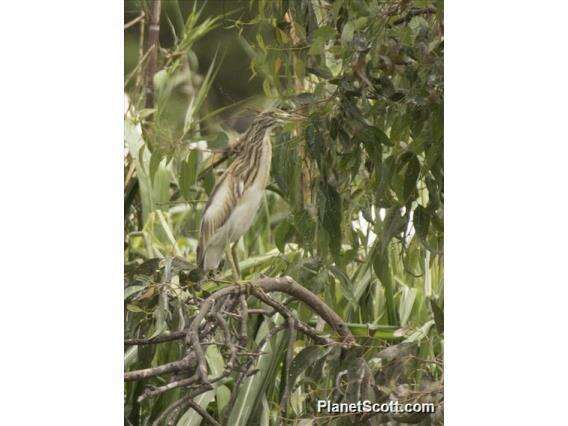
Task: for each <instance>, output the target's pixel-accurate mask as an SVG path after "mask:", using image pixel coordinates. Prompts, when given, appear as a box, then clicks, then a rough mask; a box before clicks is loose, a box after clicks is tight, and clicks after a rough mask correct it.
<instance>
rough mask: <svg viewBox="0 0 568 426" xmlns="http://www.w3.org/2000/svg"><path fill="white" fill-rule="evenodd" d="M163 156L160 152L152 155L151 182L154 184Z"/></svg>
mask: <svg viewBox="0 0 568 426" xmlns="http://www.w3.org/2000/svg"><path fill="white" fill-rule="evenodd" d="M162 159H163V156H162V153H160V152H159V151H155V152H153V153H152V155H151V156H150V170H149V172H150V181H151V182H152V184H153V183H154V176H155V175H156V172H157V171H158V169H159V168H160V163H161V162H162Z"/></svg>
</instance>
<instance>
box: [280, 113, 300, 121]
mask: <svg viewBox="0 0 568 426" xmlns="http://www.w3.org/2000/svg"><path fill="white" fill-rule="evenodd" d="M278 115H279V117H278V118H280V119H281V120H282V121H284V122H289V121H295V122H297V121H303V120H305V119H306V117H305V116H303V115H302V114H299V113H297V112H295V111H279V113H278Z"/></svg>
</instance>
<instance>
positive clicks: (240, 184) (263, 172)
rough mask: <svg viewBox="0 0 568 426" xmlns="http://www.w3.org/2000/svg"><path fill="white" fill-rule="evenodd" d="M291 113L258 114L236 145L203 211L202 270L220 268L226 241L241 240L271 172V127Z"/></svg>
mask: <svg viewBox="0 0 568 426" xmlns="http://www.w3.org/2000/svg"><path fill="white" fill-rule="evenodd" d="M290 116H291V115H290V114H288V113H284V112H281V111H269V112H265V113H262V114H259V116H258V117H256V119H255V120H254V121H253V123H252V124H251V126H250V127H249V129H248V130H247V132H246V134H245V135H244V137H243V139H242V142H241V143H239V144H238V146H237V147H236V149H235V158H234V161H233V162H232V163H231V165H230V166H229V167H228V168H227V170H226V171H225V173H224V174H223V175H222V176H221V178H220V179H219V181H218V182H217V184H216V185H215V188H214V189H213V192H212V193H211V196H210V197H209V200H208V201H207V204H206V205H205V209H204V211H203V218H202V220H201V234H200V237H199V245H198V247H197V266H198V268H199V269H200V270H201V271H203V272H207V271H210V270H215V269H217V268H218V266H219V263H220V261H221V259H222V257H223V253H224V251H225V248H226V247H227V245H228V244H231V243H235V242H236V241H238V240H239V238H241V237H242V236H243V235H244V234H245V233H246V232H247V231H248V229H249V228H250V226H251V225H252V222H253V220H254V217H255V215H256V212H257V211H258V208H259V207H260V202H261V200H262V195H263V193H264V189H265V188H266V185H267V184H268V179H269V176H270V162H271V159H272V148H271V145H270V139H269V134H270V129H272V128H273V127H274V126H276V125H278V124H279V123H282V122H283V120H284V119H286V118H289V117H290Z"/></svg>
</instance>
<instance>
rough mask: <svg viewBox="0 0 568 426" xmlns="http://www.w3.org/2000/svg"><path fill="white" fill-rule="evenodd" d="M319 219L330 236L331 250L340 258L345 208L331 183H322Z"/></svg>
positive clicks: (319, 199) (319, 198)
mask: <svg viewBox="0 0 568 426" xmlns="http://www.w3.org/2000/svg"><path fill="white" fill-rule="evenodd" d="M318 201H319V218H320V221H321V223H322V225H323V227H324V229H325V230H326V231H327V233H328V235H329V248H330V250H331V252H332V253H333V255H334V256H335V257H336V258H337V257H339V254H340V251H341V221H342V214H343V206H342V200H341V195H340V194H339V192H337V190H336V189H335V188H334V187H333V186H332V185H330V184H329V183H325V182H322V183H321V184H320V191H319V197H318Z"/></svg>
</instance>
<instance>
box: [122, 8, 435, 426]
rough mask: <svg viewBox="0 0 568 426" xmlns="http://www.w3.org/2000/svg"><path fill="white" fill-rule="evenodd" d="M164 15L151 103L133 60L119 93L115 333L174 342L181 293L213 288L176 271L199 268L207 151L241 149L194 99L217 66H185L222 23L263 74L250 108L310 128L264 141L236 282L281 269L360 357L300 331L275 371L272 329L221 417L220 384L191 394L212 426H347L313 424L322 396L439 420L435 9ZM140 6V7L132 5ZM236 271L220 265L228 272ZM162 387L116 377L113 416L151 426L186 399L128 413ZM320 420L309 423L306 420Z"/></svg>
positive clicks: (141, 354) (166, 352)
mask: <svg viewBox="0 0 568 426" xmlns="http://www.w3.org/2000/svg"><path fill="white" fill-rule="evenodd" d="M166 3H167V4H168V6H167V7H165V10H164V11H163V14H162V19H161V31H162V33H163V32H171V36H172V38H173V39H174V43H173V45H172V46H169V47H167V48H164V47H163V46H162V49H161V51H160V55H159V64H160V67H159V71H158V72H157V73H156V74H155V76H154V84H155V92H156V96H155V99H156V102H155V105H154V107H153V108H145V107H144V83H143V79H142V78H137V76H136V74H137V73H140V72H141V70H143V69H144V58H143V54H140V55H139V60H140V64H141V65H140V67H138V69H137V70H136V69H135V71H136V72H135V73H134V74H133V75H132V77H131V78H130V79H129V80H128V79H127V82H126V83H127V84H126V93H127V96H128V100H129V107H128V111H127V113H126V114H125V145H126V148H127V151H128V155H127V158H126V160H125V161H126V169H125V170H126V172H125V176H126V182H125V184H126V188H127V189H126V191H127V193H126V195H125V232H126V235H125V245H126V249H125V264H126V267H125V270H126V274H125V276H126V279H125V282H126V287H125V306H126V310H125V336H126V337H127V338H152V337H156V336H163V335H165V334H167V333H171V332H175V331H179V330H184V329H185V328H186V327H187V326H188V322H189V318H190V317H191V316H193V315H195V314H196V312H197V308H198V305H196V304H194V303H192V302H191V301H192V300H195V299H194V297H197V298H202V297H205V296H206V295H207V294H209V293H210V292H213V291H215V290H216V289H218V288H219V285H220V284H219V283H218V282H217V283H216V282H208V283H207V284H206V285H205V286H204V287H203V288H202V289H200V290H197V289H195V288H192V287H191V286H189V285H188V281H187V278H186V274H185V272H184V269H187V267H186V266H183V265H184V264H183V262H188V263H193V262H194V261H195V249H196V245H197V238H198V227H199V223H200V218H201V212H202V209H203V207H204V205H205V202H206V201H207V197H208V194H210V192H211V190H212V188H213V185H214V181H215V177H216V172H214V171H213V169H212V168H211V167H210V166H211V165H212V164H213V163H214V161H215V160H216V159H217V158H218V156H219V154H218V152H217V148H225V147H227V146H228V142H229V141H232V140H234V139H235V135H234V134H233V133H232V131H231V130H230V129H228V128H223V127H220V126H219V124H220V123H219V122H218V121H217V119H218V117H219V116H220V115H219V114H220V113H221V110H210V105H209V104H208V94H209V93H210V91H211V87H212V82H213V81H214V80H215V78H216V73H217V72H218V70H219V67H222V66H223V54H222V52H220V53H219V54H217V55H216V56H215V60H214V61H213V62H212V64H211V66H210V67H209V68H208V69H205V70H202V74H199V71H200V69H199V64H198V61H197V58H196V56H195V53H194V51H193V48H194V45H195V43H196V42H197V41H198V40H199V39H203V40H207V37H208V34H209V32H210V31H212V30H213V29H214V28H216V27H218V26H219V25H221V22H223V23H224V25H228V23H229V24H230V27H231V29H232V31H234V37H238V38H239V42H240V43H241V44H242V46H243V47H244V49H245V51H246V52H247V53H248V54H249V57H248V58H247V60H249V61H250V71H251V74H252V75H253V76H257V77H258V78H261V79H262V90H263V92H264V96H265V97H266V98H267V99H268V100H270V102H272V103H275V102H278V103H279V104H281V105H288V106H290V107H292V108H296V109H297V110H298V111H301V112H302V113H304V114H305V115H306V116H307V119H306V121H305V122H304V123H301V124H298V125H296V124H289V125H286V126H285V127H284V128H283V129H282V130H281V131H277V132H275V133H274V135H273V139H272V140H273V160H272V171H271V179H272V180H271V183H270V185H269V188H268V190H267V191H266V195H265V198H264V201H263V204H262V207H261V209H260V211H259V213H258V215H257V218H256V220H255V222H254V224H253V227H252V228H251V230H250V231H249V232H248V233H247V235H246V236H245V237H244V238H243V239H242V241H241V242H240V244H239V246H238V257H239V259H240V269H241V271H242V273H243V278H244V279H245V280H247V281H248V280H252V279H255V278H258V277H259V276H261V275H266V276H270V277H276V276H282V275H289V276H291V277H292V278H294V279H295V280H296V281H297V282H299V283H300V284H301V285H303V286H304V287H306V288H307V289H309V290H311V291H312V292H314V293H316V294H318V295H319V296H320V297H321V298H322V300H324V301H325V303H326V304H327V305H328V306H329V307H331V308H332V309H333V310H334V311H335V312H336V313H338V314H339V316H340V317H341V318H343V320H345V321H346V322H347V323H348V325H349V327H350V329H351V332H352V333H353V334H354V335H355V336H356V338H357V343H358V346H356V347H354V348H352V349H349V350H345V349H344V350H339V349H338V348H327V347H322V346H321V345H318V344H315V343H314V342H313V341H311V340H310V339H308V338H307V337H306V336H304V335H302V334H298V335H297V336H296V339H295V340H294V343H293V347H292V352H293V353H292V355H293V360H292V363H291V365H290V366H289V368H288V369H287V368H286V362H285V359H284V358H285V357H284V353H285V352H286V351H287V349H286V345H287V338H286V337H287V335H285V334H283V333H281V334H277V335H275V336H274V337H272V338H271V339H270V340H269V342H268V347H267V350H266V353H265V354H264V355H262V356H261V357H260V358H259V360H258V363H257V366H256V368H257V369H258V373H257V374H255V375H253V376H250V377H248V378H247V379H246V380H245V382H244V383H243V384H242V385H241V388H240V390H239V392H238V397H237V399H236V401H235V403H234V406H233V407H232V409H231V412H230V413H224V411H223V409H224V408H225V407H226V406H227V404H228V401H229V398H230V395H231V391H232V390H233V389H234V387H235V381H234V380H232V381H231V380H229V381H227V382H226V383H223V384H221V385H219V386H217V387H216V388H215V389H214V390H212V391H209V392H206V393H204V394H202V395H201V396H199V397H198V398H196V402H197V403H198V404H200V405H201V406H202V407H203V408H205V409H206V410H207V411H208V412H209V413H210V414H211V415H212V416H213V417H214V418H217V419H219V418H222V414H226V416H227V418H228V419H229V420H228V424H237V425H246V424H276V423H277V422H278V421H283V420H284V419H290V420H289V422H290V424H294V423H293V422H292V420H291V419H294V420H295V421H298V420H299V419H303V420H302V422H303V423H298V424H303V425H309V424H351V422H352V420H353V419H352V418H350V417H345V416H343V417H341V416H339V417H337V418H333V417H326V416H324V413H316V412H315V407H316V399H332V400H336V401H346V402H349V401H352V400H357V399H361V398H363V399H365V398H368V399H371V400H373V401H375V400H376V401H381V400H388V399H389V398H391V399H393V398H394V399H397V400H405V399H408V398H410V396H411V395H413V397H415V398H416V400H419V401H421V402H422V401H434V402H436V404H437V410H438V412H437V414H436V415H435V416H434V419H435V421H436V422H440V421H441V410H442V407H443V404H442V403H441V402H440V398H442V396H441V395H442V392H443V385H442V376H443V370H442V358H443V281H442V280H443V202H444V178H443V22H442V17H443V3H442V1H422V0H416V1H408V0H401V1H388V2H383V1H380V0H377V1H372V0H371V1H362V0H361V1H360V0H335V1H331V0H330V1H323V0H298V1H284V0H276V1H265V0H261V1H258V2H254V1H252V2H250V7H251V8H252V9H253V10H254V11H255V13H256V17H255V18H254V19H252V20H249V21H247V22H244V21H241V20H239V19H238V18H236V17H233V16H238V14H233V15H230V17H229V18H227V17H223V19H222V20H221V18H220V17H219V16H207V14H206V13H205V9H204V8H203V7H202V6H203V5H202V4H201V2H198V3H199V4H197V5H196V4H194V3H191V4H190V3H189V2H187V3H184V2H180V3H181V6H182V7H181V8H180V7H174V6H173V4H174V3H175V4H177V3H178V2H177V1H169V2H166ZM139 7H140V10H146V13H150V12H149V10H148V6H147V5H146V3H145V2H142V3H141V4H140V6H139ZM178 12H179V15H178ZM237 12H238V11H237ZM182 15H183V16H182ZM147 16H148V15H147ZM180 16H182V18H181V20H180ZM176 17H177V18H176ZM146 24H147V22H145V21H144V20H142V21H141V25H146ZM244 27H254V28H256V32H255V36H254V37H250V36H249V37H248V38H247V37H245V36H244V35H243V33H242V29H243V28H244ZM222 152H223V153H225V154H226V153H229V154H230V151H222ZM221 168H222V166H218V167H217V170H220V169H221ZM129 191H132V192H129ZM132 194H134V195H132ZM176 259H177V260H176ZM182 260H183V262H182ZM172 262H173V263H172ZM176 262H177V263H176ZM176 265H177V266H176ZM180 265H182V266H180ZM230 277H231V272H230V270H229V269H228V268H227V269H226V270H225V271H223V272H222V278H223V279H226V280H228V279H230ZM279 300H281V301H283V300H284V299H279ZM287 302H288V307H289V308H290V309H292V310H293V312H294V313H295V314H296V315H297V317H298V318H299V319H300V320H302V321H305V322H307V323H308V324H312V325H314V326H316V327H321V326H323V324H321V322H320V321H319V320H318V318H317V316H315V315H314V314H313V312H312V311H311V310H309V309H307V308H306V307H305V306H304V305H302V304H299V303H298V302H297V301H294V300H288V301H287ZM259 307H260V305H259ZM278 321H280V322H281V321H282V318H280V319H278V315H276V316H275V317H268V318H265V317H259V323H257V324H256V323H255V324H252V323H251V324H249V330H248V336H249V337H250V338H251V339H252V340H254V341H256V342H257V343H258V342H260V341H261V340H262V339H263V338H264V337H265V336H266V335H267V333H268V332H269V330H270V329H272V327H273V326H274V325H275V324H276V325H277V324H278ZM323 331H324V332H327V333H331V332H330V330H329V329H328V328H327V327H326V328H324V329H323ZM286 333H288V331H287V332H286ZM185 350H186V348H185V346H184V345H183V344H182V343H181V342H179V341H170V342H166V343H160V344H157V345H140V346H128V347H127V349H126V352H125V370H126V371H130V370H135V369H142V368H148V367H156V366H158V365H161V364H164V363H167V362H171V361H175V360H177V359H180V357H182V356H183V353H184V351H185ZM289 350H290V348H288V351H289ZM206 357H207V362H208V365H209V368H210V370H211V373H212V374H215V370H216V369H217V370H218V371H220V370H222V369H223V368H224V367H223V362H224V361H223V353H222V351H221V349H219V348H217V347H216V346H211V347H210V348H209V349H208V351H207V353H206ZM219 369H220V370H219ZM288 370H289V371H288ZM218 371H217V372H218ZM233 379H234V377H233ZM165 383H166V378H165V377H161V376H158V377H154V378H151V379H147V380H145V381H140V382H129V383H127V384H126V387H125V391H126V394H125V407H126V412H125V415H126V419H127V422H129V423H130V424H149V423H151V422H153V421H155V420H156V418H158V416H159V415H160V414H161V413H162V412H163V411H164V409H165V408H166V407H168V406H169V405H170V404H171V403H173V402H174V401H176V400H178V399H179V398H180V397H182V396H183V395H184V391H185V389H184V388H176V389H174V390H172V391H169V392H167V393H163V394H161V395H159V396H158V397H156V398H148V399H145V400H144V401H143V402H141V403H139V402H137V399H138V397H139V396H140V395H142V393H143V391H144V388H145V387H147V386H159V385H163V384H165ZM288 383H291V385H290V386H291V387H292V389H291V394H290V398H289V403H288V404H287V406H286V407H284V408H283V410H284V411H283V413H284V414H283V413H282V407H279V403H280V401H281V397H282V393H283V392H284V387H285V385H286V384H288ZM317 416H323V417H321V418H320V419H319V420H317V421H316V418H317ZM390 419H391V420H395V421H397V422H414V423H416V422H428V421H431V419H425V418H424V417H423V416H422V417H421V416H418V417H416V418H415V419H412V418H402V417H396V416H395V417H391V418H390ZM387 420H389V418H387V417H386V416H374V417H371V418H369V419H367V418H365V419H361V418H358V420H357V421H359V422H360V423H358V424H382V423H383V422H386V421H387ZM200 422H201V417H200V416H199V414H198V413H197V412H196V411H194V410H193V409H191V408H189V409H187V408H186V409H185V411H184V412H183V413H180V417H179V420H178V423H177V424H183V425H185V424H199V423H200ZM256 422H258V423H256Z"/></svg>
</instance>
